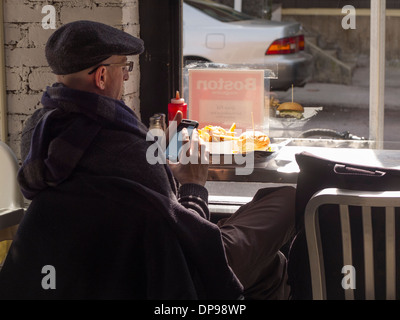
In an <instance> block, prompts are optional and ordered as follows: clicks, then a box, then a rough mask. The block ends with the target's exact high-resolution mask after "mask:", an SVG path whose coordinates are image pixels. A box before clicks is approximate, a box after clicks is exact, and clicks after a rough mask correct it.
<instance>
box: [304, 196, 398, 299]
mask: <svg viewBox="0 0 400 320" xmlns="http://www.w3.org/2000/svg"><path fill="white" fill-rule="evenodd" d="M325 205H329V206H332V205H334V206H336V207H338V210H339V220H340V224H338V225H339V226H340V229H341V230H340V234H341V251H342V256H343V266H355V269H354V270H355V271H356V272H357V273H356V274H354V276H355V279H356V283H357V286H356V288H355V289H354V288H351V287H350V288H348V287H346V286H344V285H343V282H342V284H341V286H342V288H343V290H344V297H345V299H346V300H353V299H355V291H356V290H358V289H359V287H360V283H361V282H363V283H362V285H361V289H360V290H361V291H364V299H366V300H373V299H377V297H376V292H377V289H378V287H380V289H379V290H380V292H383V295H385V297H383V299H387V300H393V299H396V289H397V286H396V278H397V276H398V275H397V274H396V269H397V268H396V218H395V215H397V214H398V212H396V211H397V210H396V208H400V191H358V190H356V191H355V190H346V189H339V188H325V189H322V190H321V191H318V192H317V193H315V194H314V195H313V196H312V197H311V199H310V200H309V202H308V204H307V206H306V209H305V215H304V227H305V235H306V242H307V248H308V256H309V263H310V273H311V285H312V297H313V299H314V300H325V299H327V287H326V274H325V267H326V264H325V263H326V261H327V260H326V257H325V256H324V252H323V251H324V249H323V248H324V241H328V242H329V241H334V240H333V239H332V237H331V236H330V237H327V236H325V239H324V234H323V232H321V231H320V225H319V218H320V216H322V215H324V214H327V213H329V212H332V209H330V210H322V207H323V206H325ZM356 208H358V209H356ZM356 210H359V212H360V220H359V227H358V229H355V227H354V226H353V222H354V220H352V218H351V215H352V213H354V212H356ZM382 214H383V215H384V220H383V221H384V222H382V223H376V221H377V220H376V217H377V215H378V216H379V218H380V219H381V218H383V217H382ZM381 220H382V219H381ZM331 228H334V226H331ZM357 231H358V232H357ZM356 233H358V236H359V238H360V239H361V241H358V240H354V236H355V234H356ZM360 235H361V236H360ZM378 238H379V239H378ZM378 240H379V241H381V244H377V241H378ZM352 241H355V242H356V243H357V245H355V243H352ZM357 241H358V242H357ZM361 247H363V250H362V249H361ZM356 255H358V256H361V259H360V258H358V259H359V260H358V261H359V262H358V264H357V265H356V259H355V256H356ZM378 256H379V257H380V260H379V259H377V257H378ZM382 257H383V258H382ZM336 260H337V259H336ZM377 260H379V261H377ZM360 261H361V262H360ZM359 271H361V272H359ZM359 273H361V274H363V275H364V276H363V277H360V276H359ZM343 278H345V275H343ZM378 278H380V279H378ZM384 278H386V280H383V279H384ZM382 282H383V284H382ZM344 287H346V288H344ZM382 288H383V289H382ZM362 289H364V290H362ZM357 295H359V292H357Z"/></svg>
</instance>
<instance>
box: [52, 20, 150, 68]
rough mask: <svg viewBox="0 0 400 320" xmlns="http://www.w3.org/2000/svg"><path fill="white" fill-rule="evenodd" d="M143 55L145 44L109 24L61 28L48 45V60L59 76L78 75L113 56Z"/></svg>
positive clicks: (84, 22) (82, 22) (83, 22)
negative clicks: (79, 72) (76, 73)
mask: <svg viewBox="0 0 400 320" xmlns="http://www.w3.org/2000/svg"><path fill="white" fill-rule="evenodd" d="M143 51H144V45H143V40H141V39H139V38H136V37H134V36H132V35H130V34H128V33H126V32H124V31H121V30H119V29H116V28H113V27H111V26H108V25H106V24H103V23H100V22H94V21H87V20H80V21H74V22H70V23H67V24H65V25H63V26H61V27H60V28H58V29H57V30H56V31H55V32H54V33H53V34H52V35H51V36H50V38H49V39H48V41H47V43H46V49H45V53H46V59H47V62H48V63H49V66H50V67H51V69H52V70H53V72H54V73H55V74H57V75H64V74H70V73H75V72H78V71H81V70H84V69H87V68H90V67H92V66H95V65H97V64H100V62H102V61H104V60H106V59H107V58H109V57H111V56H113V55H121V56H127V55H134V54H140V53H142V52H143Z"/></svg>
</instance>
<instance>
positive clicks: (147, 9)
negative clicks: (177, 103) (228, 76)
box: [139, 0, 182, 125]
mask: <svg viewBox="0 0 400 320" xmlns="http://www.w3.org/2000/svg"><path fill="white" fill-rule="evenodd" d="M181 1H182V0H163V1H160V0H141V1H140V2H139V23H140V37H141V39H143V41H144V44H145V51H144V52H143V53H142V54H141V56H140V115H141V119H142V122H143V123H144V124H146V125H148V124H149V118H150V117H151V116H152V115H153V114H154V113H165V114H167V110H168V103H169V102H170V99H171V98H172V97H173V96H174V93H175V91H176V90H181V88H180V85H181V79H180V74H181V72H180V70H181V66H182V62H181V60H182V58H181V57H182V54H181V52H182V47H181V39H182V32H181V24H180V20H181V19H180V16H181V12H182V3H181Z"/></svg>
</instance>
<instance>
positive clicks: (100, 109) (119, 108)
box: [17, 83, 173, 199]
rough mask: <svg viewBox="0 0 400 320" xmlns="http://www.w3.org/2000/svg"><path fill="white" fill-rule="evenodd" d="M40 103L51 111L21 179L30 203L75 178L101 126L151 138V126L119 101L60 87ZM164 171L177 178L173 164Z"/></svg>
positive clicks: (38, 132)
mask: <svg viewBox="0 0 400 320" xmlns="http://www.w3.org/2000/svg"><path fill="white" fill-rule="evenodd" d="M41 103H42V105H43V107H44V108H45V109H46V110H48V112H46V113H45V115H44V116H43V117H42V118H41V119H40V121H39V122H38V123H37V125H36V127H35V129H34V131H33V133H32V139H31V146H30V151H29V153H28V155H27V157H26V159H25V161H24V163H23V164H22V166H21V168H20V170H19V172H18V176H17V178H18V182H19V184H20V187H21V191H22V193H23V195H24V196H25V197H26V198H27V199H32V198H33V197H34V196H35V195H36V194H37V193H38V192H40V191H41V190H43V189H45V188H47V187H54V186H57V185H58V184H60V183H61V182H63V181H65V180H66V179H67V178H68V177H70V176H71V174H72V173H73V171H74V169H75V168H76V166H77V165H78V163H79V161H80V159H81V158H82V156H83V154H84V153H85V151H86V150H87V148H88V147H89V146H90V145H91V143H92V141H93V140H94V139H95V137H96V135H97V134H98V133H99V131H100V130H101V129H102V128H107V129H115V130H123V131H127V132H130V133H132V134H133V135H135V136H137V137H138V138H139V139H143V140H144V141H145V140H146V135H147V131H148V130H147V128H146V127H145V125H144V124H143V123H141V122H140V120H139V119H138V117H137V116H136V114H135V113H134V112H133V111H132V110H131V109H130V108H129V107H128V106H126V105H125V104H124V102H122V101H120V100H116V99H112V98H109V97H105V96H101V95H98V94H95V93H90V92H86V91H79V90H74V89H70V88H67V87H65V86H64V85H62V84H60V83H56V84H54V85H53V86H52V87H47V90H46V91H45V92H44V94H43V96H42V99H41ZM164 167H165V170H166V172H167V175H168V178H169V179H170V180H172V179H173V178H172V173H171V171H170V170H169V168H168V166H167V165H164Z"/></svg>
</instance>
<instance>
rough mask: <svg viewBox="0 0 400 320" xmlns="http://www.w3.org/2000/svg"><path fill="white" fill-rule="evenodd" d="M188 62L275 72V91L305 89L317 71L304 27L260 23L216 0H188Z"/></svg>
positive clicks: (185, 53) (185, 41) (185, 9)
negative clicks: (244, 66)
mask: <svg viewBox="0 0 400 320" xmlns="http://www.w3.org/2000/svg"><path fill="white" fill-rule="evenodd" d="M183 58H184V62H185V64H187V63H189V62H193V61H206V62H212V63H223V64H228V65H246V66H251V67H252V68H261V69H271V70H272V71H274V72H275V74H276V76H277V79H273V80H271V82H270V85H271V89H272V90H287V89H289V88H291V86H292V85H293V86H303V85H304V84H305V83H306V82H307V81H308V80H309V79H310V77H311V73H312V56H311V55H309V54H308V53H306V52H305V51H304V34H303V32H302V27H301V24H300V23H297V22H280V21H270V20H265V19H258V18H255V17H252V16H249V15H247V14H244V13H242V12H239V11H236V10H234V9H233V8H231V7H229V6H226V5H222V4H219V3H216V2H213V1H211V0H184V1H183Z"/></svg>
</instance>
